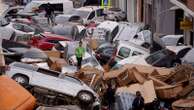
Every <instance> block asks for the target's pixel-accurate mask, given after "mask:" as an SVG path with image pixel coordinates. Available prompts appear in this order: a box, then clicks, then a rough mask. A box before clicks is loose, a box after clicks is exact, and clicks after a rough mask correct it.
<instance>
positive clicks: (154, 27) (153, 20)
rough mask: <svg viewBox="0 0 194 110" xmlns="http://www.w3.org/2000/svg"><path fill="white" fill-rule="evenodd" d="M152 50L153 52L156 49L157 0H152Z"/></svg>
mask: <svg viewBox="0 0 194 110" xmlns="http://www.w3.org/2000/svg"><path fill="white" fill-rule="evenodd" d="M151 32H152V36H151V50H150V52H151V53H152V52H153V51H154V33H155V32H156V19H155V0H152V22H151Z"/></svg>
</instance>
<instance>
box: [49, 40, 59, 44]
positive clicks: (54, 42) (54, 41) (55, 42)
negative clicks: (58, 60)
mask: <svg viewBox="0 0 194 110" xmlns="http://www.w3.org/2000/svg"><path fill="white" fill-rule="evenodd" d="M48 42H50V43H53V44H57V43H58V42H59V41H58V40H48Z"/></svg>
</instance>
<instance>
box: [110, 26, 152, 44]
mask: <svg viewBox="0 0 194 110" xmlns="http://www.w3.org/2000/svg"><path fill="white" fill-rule="evenodd" d="M113 41H114V42H116V41H130V42H133V43H135V44H137V45H141V46H144V45H145V44H150V43H151V31H150V30H147V29H145V25H144V24H143V23H127V22H120V23H119V32H118V33H117V34H116V36H115V38H114V39H113ZM145 47H147V46H145Z"/></svg>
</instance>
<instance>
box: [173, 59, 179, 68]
mask: <svg viewBox="0 0 194 110" xmlns="http://www.w3.org/2000/svg"><path fill="white" fill-rule="evenodd" d="M180 64H181V61H179V60H176V61H173V62H172V64H171V65H172V67H177V66H178V65H180Z"/></svg>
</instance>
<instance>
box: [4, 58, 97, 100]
mask: <svg viewBox="0 0 194 110" xmlns="http://www.w3.org/2000/svg"><path fill="white" fill-rule="evenodd" d="M9 66H10V69H9V70H7V71H6V75H7V76H9V77H10V78H12V79H14V80H15V81H17V82H18V83H21V84H23V85H30V86H35V87H42V88H45V89H48V90H52V91H55V92H57V93H61V94H63V95H68V96H72V97H74V98H78V99H80V100H81V101H85V102H90V103H93V102H94V101H95V100H97V98H98V95H97V94H96V93H95V92H94V91H93V90H92V89H91V88H90V87H88V86H87V85H86V84H85V83H83V82H82V81H80V80H79V79H76V78H73V77H70V76H67V75H64V74H61V73H58V72H55V71H51V70H47V69H43V68H39V67H37V66H33V65H30V64H24V63H19V62H14V63H12V64H10V65H9Z"/></svg>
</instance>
